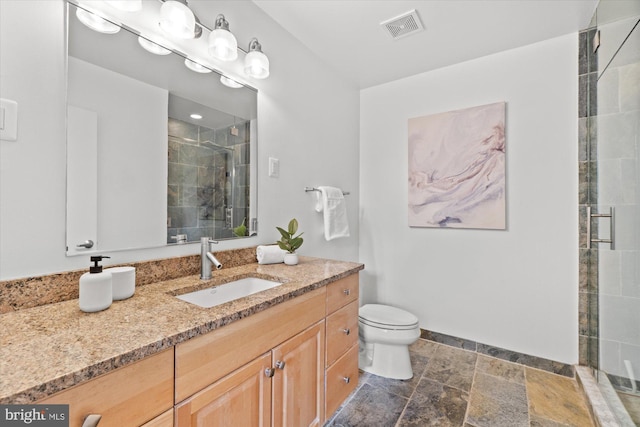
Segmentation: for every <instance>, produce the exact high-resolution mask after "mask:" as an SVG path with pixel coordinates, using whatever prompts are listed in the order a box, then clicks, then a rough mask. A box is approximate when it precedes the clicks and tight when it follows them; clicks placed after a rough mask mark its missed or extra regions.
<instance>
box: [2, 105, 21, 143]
mask: <svg viewBox="0 0 640 427" xmlns="http://www.w3.org/2000/svg"><path fill="white" fill-rule="evenodd" d="M0 116H1V117H0V139H2V140H4V141H15V140H17V139H18V103H17V102H16V101H12V100H10V99H4V98H1V99H0Z"/></svg>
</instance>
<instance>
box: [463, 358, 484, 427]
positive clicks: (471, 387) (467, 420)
mask: <svg viewBox="0 0 640 427" xmlns="http://www.w3.org/2000/svg"><path fill="white" fill-rule="evenodd" d="M479 359H480V357H478V356H477V353H476V363H475V364H474V366H473V378H472V379H471V386H470V387H469V401H468V402H467V409H466V410H465V411H464V420H463V421H462V425H463V426H464V425H465V424H471V423H470V422H469V410H470V409H471V392H472V391H473V386H474V384H475V383H476V376H477V375H478V361H479Z"/></svg>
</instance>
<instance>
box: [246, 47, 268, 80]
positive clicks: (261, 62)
mask: <svg viewBox="0 0 640 427" xmlns="http://www.w3.org/2000/svg"><path fill="white" fill-rule="evenodd" d="M244 72H245V74H247V75H248V76H251V77H253V78H256V79H266V78H267V77H269V58H267V55H265V54H264V53H262V52H260V51H258V50H252V51H250V52H249V53H247V56H246V57H245V58H244Z"/></svg>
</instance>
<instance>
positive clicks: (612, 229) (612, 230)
mask: <svg viewBox="0 0 640 427" xmlns="http://www.w3.org/2000/svg"><path fill="white" fill-rule="evenodd" d="M615 212H616V211H615V208H614V207H613V206H611V207H610V208H609V213H608V214H596V213H592V212H591V206H587V249H591V243H609V244H611V250H615V249H616V214H615ZM593 218H610V222H609V238H608V239H598V238H596V239H592V238H591V220H592V219H593Z"/></svg>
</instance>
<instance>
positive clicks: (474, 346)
mask: <svg viewBox="0 0 640 427" xmlns="http://www.w3.org/2000/svg"><path fill="white" fill-rule="evenodd" d="M420 338H423V339H426V340H429V341H434V342H437V343H439V344H445V345H448V346H451V347H456V348H461V349H463V350H469V351H474V352H476V353H478V354H484V355H487V356H491V357H495V358H497V359H502V360H507V361H509V362H513V363H518V364H521V365H525V366H529V367H531V368H536V369H542V370H544V371H547V372H551V373H554V374H558V375H563V376H565V377H570V378H573V377H575V368H574V366H573V365H568V364H566V363H561V362H556V361H554V360H549V359H545V358H543V357H537V356H531V355H529V354H524V353H518V352H516V351H512V350H507V349H504V348H500V347H495V346H491V345H488V344H483V343H479V342H476V341H471V340H467V339H464V338H458V337H454V336H452V335H446V334H442V333H439V332H434V331H429V330H426V329H420Z"/></svg>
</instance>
